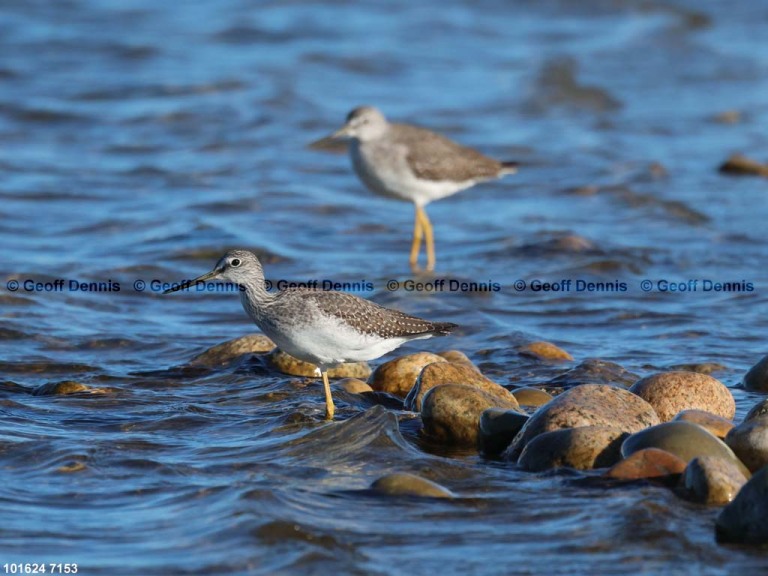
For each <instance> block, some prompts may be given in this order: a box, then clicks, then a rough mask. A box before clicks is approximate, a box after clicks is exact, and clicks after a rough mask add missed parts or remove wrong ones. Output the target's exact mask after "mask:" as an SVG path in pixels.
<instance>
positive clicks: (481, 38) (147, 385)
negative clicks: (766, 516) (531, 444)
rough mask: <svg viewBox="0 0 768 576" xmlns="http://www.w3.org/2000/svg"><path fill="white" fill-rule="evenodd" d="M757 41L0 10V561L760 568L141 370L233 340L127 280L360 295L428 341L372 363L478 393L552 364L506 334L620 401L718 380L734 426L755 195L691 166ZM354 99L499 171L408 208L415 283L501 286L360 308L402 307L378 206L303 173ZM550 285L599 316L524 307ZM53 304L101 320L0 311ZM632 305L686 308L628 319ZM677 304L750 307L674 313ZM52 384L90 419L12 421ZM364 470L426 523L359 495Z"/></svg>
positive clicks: (746, 31) (266, 392)
mask: <svg viewBox="0 0 768 576" xmlns="http://www.w3.org/2000/svg"><path fill="white" fill-rule="evenodd" d="M766 25H768V5H765V4H762V3H759V2H749V3H740V4H732V3H729V4H726V3H724V2H707V3H703V4H702V3H700V2H692V1H690V0H674V1H666V2H665V1H647V2H629V1H616V0H589V1H585V2H578V3H577V2H567V1H564V0H549V1H544V2H541V1H536V2H533V1H520V2H514V3H512V2H501V1H498V0H496V1H494V0H485V1H482V0H481V1H472V2H470V1H460V0H452V1H449V2H435V1H426V2H406V1H394V2H386V3H385V2H343V1H329V2H310V1H300V0H295V1H289V2H285V1H283V2H257V1H255V0H226V1H219V2H203V1H188V2H184V3H170V2H169V3H163V2H150V1H148V0H136V1H134V2H131V3H115V2H108V1H105V0H61V1H57V2H47V1H44V0H29V1H25V2H5V3H3V4H2V5H1V6H0V54H2V58H1V59H0V198H2V203H0V243H2V246H3V258H2V269H1V270H0V271H1V272H2V285H1V286H0V339H2V342H3V349H2V350H3V353H2V359H1V360H0V368H2V373H0V378H2V382H1V384H0V390H1V391H2V399H1V400H0V410H1V411H2V415H3V417H2V421H1V422H0V438H1V440H0V477H1V478H2V482H0V502H2V505H1V506H0V563H5V562H74V563H78V565H79V573H82V574H139V573H141V574H172V573H173V574H182V573H183V574H235V573H270V574H271V573H288V572H291V573H313V574H315V573H316V574H327V573H332V572H337V573H359V574H399V573H406V572H407V573H409V574H423V573H426V572H427V571H431V570H435V569H439V570H440V571H441V573H444V574H465V573H488V574H529V573H530V574H544V573H546V574H580V573H601V574H613V573H618V572H622V573H623V572H638V573H639V572H642V573H660V572H664V573H667V574H677V573H679V574H689V573H690V574H720V573H723V574H730V573H736V572H738V571H747V570H749V571H751V572H757V571H760V570H764V569H765V568H766V567H768V559H766V558H765V556H764V555H763V554H761V553H759V552H753V551H750V550H743V549H734V548H729V547H723V546H718V545H716V544H715V543H714V535H713V518H714V516H715V514H716V512H717V510H715V509H708V508H703V507H699V506H693V505H690V504H686V503H684V502H682V501H681V500H679V499H677V498H676V497H675V496H674V495H673V494H671V493H669V492H667V491H665V490H664V489H661V488H653V487H633V488H626V489H616V490H611V491H608V492H605V491H603V490H595V489H588V488H584V487H581V486H579V485H578V484H574V483H573V482H571V481H570V480H571V479H570V477H569V475H567V474H565V475H562V474H561V475H557V474H555V475H553V474H544V475H535V474H528V473H522V472H519V471H517V470H516V469H515V468H514V466H512V465H505V464H502V463H498V462H489V461H484V460H483V459H482V458H480V457H479V456H477V455H471V454H464V455H456V456H454V457H447V456H441V455H437V454H430V453H429V452H428V451H424V450H423V447H421V446H419V445H418V443H416V442H414V439H413V434H412V433H411V434H409V433H408V431H407V430H405V431H404V433H401V431H400V429H399V428H400V425H399V424H398V420H397V418H396V417H395V415H394V414H395V413H393V412H386V411H384V410H380V409H374V410H372V411H368V412H364V410H365V409H366V408H367V406H365V405H362V404H361V403H360V402H359V401H358V400H356V399H355V398H354V397H352V396H350V395H343V394H342V395H340V396H339V407H340V412H339V415H340V417H341V420H342V422H340V423H336V424H333V425H331V426H327V425H325V424H323V422H322V420H321V417H322V409H323V405H322V394H321V392H320V388H319V386H318V385H317V383H312V384H309V385H307V386H305V383H304V382H302V381H301V380H300V379H296V378H292V377H288V376H283V375H280V374H276V373H274V372H272V371H269V370H266V369H264V368H263V367H259V366H258V365H254V364H252V363H251V364H246V365H238V366H235V367H230V368H227V369H222V370H215V371H210V372H206V373H204V374H192V373H185V372H183V371H181V372H179V371H174V370H172V368H173V367H174V366H178V365H181V364H184V363H185V362H186V361H188V360H189V359H190V358H191V357H192V356H194V355H195V354H197V353H199V352H201V351H203V350H205V349H206V348H208V347H210V346H213V345H214V344H218V343H219V342H222V341H224V340H228V339H230V338H234V337H237V336H240V335H243V334H246V333H249V332H252V331H253V330H254V328H253V326H252V325H251V324H250V323H249V321H248V319H247V317H246V316H245V314H244V313H243V311H242V310H241V308H240V303H239V302H238V301H237V298H235V297H233V296H232V295H231V294H229V295H227V294H194V293H192V294H177V295H175V296H173V297H161V296H160V295H159V293H158V290H157V289H154V288H152V284H151V281H152V280H158V281H160V282H170V281H176V280H181V279H183V278H190V277H193V276H196V275H199V274H201V273H203V272H205V271H207V270H209V269H210V268H211V267H212V266H213V264H214V263H215V261H216V259H217V258H218V257H219V256H220V255H221V254H222V253H223V252H224V251H225V250H226V249H228V248H231V247H245V248H249V249H253V250H255V251H256V252H257V253H258V254H259V255H260V256H261V257H262V258H263V260H264V263H265V267H266V270H267V275H268V276H269V277H271V278H275V279H290V280H296V281H301V280H308V279H330V280H334V281H340V282H359V281H363V280H365V281H367V282H371V283H372V284H373V286H374V290H373V291H372V292H367V293H363V294H361V295H363V296H365V297H368V298H372V299H373V300H375V301H377V302H380V303H382V304H385V305H389V306H393V307H397V308H399V309H402V310H404V311H408V312H411V313H415V314H419V315H422V316H425V317H429V318H434V319H441V320H448V321H453V322H456V323H459V324H460V325H461V326H462V328H461V330H460V331H459V332H458V333H457V334H456V335H455V336H452V337H451V338H450V339H449V340H442V341H427V342H419V343H416V344H414V345H411V346H408V347H405V348H404V349H403V350H405V351H414V350H418V349H429V350H433V351H436V350H441V349H445V348H446V347H452V348H458V349H460V350H462V351H464V352H465V353H467V354H468V355H469V356H470V358H472V359H473V360H474V361H475V362H477V363H478V364H479V366H480V367H481V368H482V369H483V370H484V372H485V373H486V374H488V375H489V376H491V377H492V378H494V379H495V380H496V381H498V382H500V383H502V384H507V385H536V384H537V383H541V382H544V381H546V380H547V379H548V378H551V377H553V376H556V375H557V374H559V373H561V372H562V371H564V370H567V369H568V368H570V367H571V365H565V366H563V365H543V366H542V365H540V364H537V363H534V362H532V361H531V360H529V359H525V358H523V357H521V356H520V355H519V354H518V353H517V352H516V351H515V347H516V346H517V345H519V344H520V343H523V342H527V341H530V340H538V339H544V340H550V341H554V342H557V343H558V344H560V345H561V346H563V347H565V348H566V349H567V350H569V351H570V352H571V353H572V354H573V355H574V356H575V357H576V362H578V361H580V360H583V359H586V358H594V357H597V358H601V359H604V360H610V361H613V362H618V363H620V364H621V365H623V366H624V367H625V368H627V369H629V370H631V371H633V372H635V373H638V374H641V375H645V374H649V373H651V372H653V371H656V370H660V369H665V368H668V367H670V366H674V365H678V364H682V363H690V362H717V363H719V364H722V365H723V366H724V368H723V369H722V370H720V371H719V372H717V373H716V374H715V375H716V376H717V377H718V378H720V379H721V380H722V381H723V382H725V383H726V384H727V385H728V386H729V387H731V388H732V390H733V393H734V395H735V396H736V399H737V405H738V413H739V415H740V416H741V415H743V414H744V412H745V411H746V410H747V409H748V407H749V406H750V405H751V404H752V403H754V402H755V401H756V399H757V397H758V396H757V395H755V394H749V393H746V392H744V391H743V390H741V389H740V388H739V382H740V380H741V377H742V375H743V374H744V372H745V371H746V370H747V369H748V368H749V367H750V366H751V365H752V364H754V363H755V362H756V361H757V360H758V359H759V358H760V357H761V356H762V355H763V354H764V353H765V334H766V332H767V331H768V314H767V312H768V299H767V298H766V287H767V286H768V274H766V271H765V270H766V268H765V259H764V255H765V250H764V222H765V214H764V207H765V203H764V198H765V194H766V184H765V180H762V179H757V178H733V177H727V176H724V175H722V174H719V173H718V172H717V166H718V164H719V163H720V162H721V161H722V160H724V159H725V158H726V157H727V156H728V155H729V154H731V153H733V152H745V153H747V154H751V155H752V156H755V157H756V158H757V159H760V160H765V158H766V153H765V150H766V148H767V146H766V144H767V143H768V142H767V141H768V137H767V136H766V134H768V104H766V97H765V96H766V94H768V50H766V44H765V29H766ZM359 104H373V105H376V106H379V107H380V108H381V109H382V110H383V111H384V113H385V114H387V115H388V116H389V117H390V118H393V119H397V120H400V121H407V122H411V123H416V124H420V125H423V126H427V127H429V128H432V129H435V130H438V131H440V132H441V133H443V134H446V135H448V136H451V137H452V138H454V139H456V140H458V141H460V142H462V143H464V144H467V145H472V146H475V147H477V148H479V149H481V150H482V151H483V152H485V153H487V154H489V155H491V156H494V157H497V158H499V159H504V160H518V161H520V162H521V163H522V164H523V167H522V168H521V170H520V172H519V174H517V175H515V176H510V177H507V178H505V179H504V180H501V181H498V182H493V183H489V184H485V185H482V186H478V187H476V188H474V189H472V190H469V191H466V192H463V193H461V194H459V195H457V196H454V197H453V198H450V199H448V200H444V201H441V202H438V203H435V204H433V205H431V206H430V207H429V213H430V215H431V217H432V220H433V222H434V224H435V233H436V236H437V249H438V265H437V276H438V277H449V278H461V279H463V280H474V281H480V282H497V283H499V284H500V286H501V290H500V291H498V292H494V293H490V294H483V293H450V292H443V293H423V292H422V293H416V292H409V291H406V290H398V291H394V292H391V291H388V290H387V289H386V282H387V281H388V280H390V279H397V280H398V281H404V280H407V279H410V278H412V275H411V273H410V270H409V269H408V267H407V250H408V246H409V243H410V233H411V226H412V217H413V216H412V208H411V207H410V206H409V205H407V204H404V203H397V202H391V201H388V200H385V199H381V198H378V197H376V196H373V195H371V194H369V193H367V192H366V191H365V190H364V189H363V187H362V185H361V184H360V183H359V182H358V180H357V179H356V178H355V177H354V175H353V174H352V173H351V169H350V167H349V161H348V159H347V158H346V157H345V156H343V155H334V154H324V153H319V152H317V151H314V150H310V149H308V148H307V144H308V143H309V142H310V141H312V140H314V139H316V138H319V137H321V136H323V135H325V134H326V133H328V132H330V131H331V130H332V129H335V128H336V127H338V126H339V125H340V124H341V123H342V121H343V119H344V116H345V115H346V113H347V112H348V111H349V109H351V108H352V107H354V106H356V105H359ZM569 278H570V279H572V280H574V281H575V280H576V279H583V280H589V281H600V282H625V283H626V284H627V290H626V292H620V293H576V292H574V291H573V290H572V291H571V292H562V291H561V292H536V291H533V290H531V289H530V285H531V282H532V281H534V280H542V281H546V282H558V281H560V280H563V279H569ZM56 279H66V280H67V288H68V287H69V285H68V281H69V280H70V279H74V280H77V281H79V282H110V281H111V282H113V283H115V284H119V287H120V290H119V291H112V292H104V293H83V292H81V291H71V290H69V289H65V290H63V291H59V292H46V291H45V290H36V289H34V288H33V289H32V290H27V289H25V286H24V282H25V281H27V280H32V281H34V282H49V281H50V282H53V281H55V280H56ZM421 279H426V280H429V279H430V278H429V277H426V278H421ZM644 279H650V280H651V281H652V282H653V283H657V282H658V281H659V280H668V281H672V282H683V283H685V282H688V281H690V280H699V284H698V290H697V291H696V292H689V293H662V292H660V291H658V290H656V289H654V290H652V291H651V292H649V293H645V292H643V291H642V290H641V288H640V285H641V284H640V283H641V281H642V280H644ZM704 279H710V280H712V281H715V282H736V283H741V282H749V283H752V284H753V286H754V290H753V291H750V292H742V293H723V292H704V291H703V284H702V282H703V280H704ZM13 280H16V281H19V282H20V283H21V285H20V289H19V290H18V291H11V290H9V289H8V288H7V286H8V282H9V281H13ZM137 280H141V281H144V282H146V283H147V284H146V288H145V289H144V290H137V289H135V288H134V283H135V282H136V281H137ZM517 280H524V281H525V282H526V283H527V285H528V289H526V290H523V291H516V290H515V289H514V287H513V286H514V283H515V281H517ZM167 369H171V370H169V371H167V372H164V371H165V370H167ZM58 380H76V381H78V382H82V383H85V384H87V385H90V386H99V387H108V388H109V389H110V390H111V391H112V392H111V393H110V394H107V395H88V394H85V395H74V396H70V397H51V396H40V395H33V394H32V391H34V390H35V389H36V388H37V387H39V386H41V385H43V384H46V383H50V382H55V381H58ZM395 470H405V471H413V472H418V473H420V474H423V475H426V476H428V477H430V478H432V479H434V480H437V481H439V482H440V483H442V484H443V485H446V486H448V487H449V488H451V489H452V490H454V491H455V492H457V493H459V494H460V495H461V498H460V499H458V500H456V501H451V502H447V503H446V502H433V501H418V500H407V499H406V500H397V501H391V500H380V499H377V498H372V497H370V496H369V495H367V494H366V493H365V492H361V490H362V489H364V488H366V487H367V486H368V485H369V484H370V482H371V481H372V480H374V479H375V478H377V477H379V476H381V475H382V474H385V473H387V472H391V471H395ZM67 471H69V473H67Z"/></svg>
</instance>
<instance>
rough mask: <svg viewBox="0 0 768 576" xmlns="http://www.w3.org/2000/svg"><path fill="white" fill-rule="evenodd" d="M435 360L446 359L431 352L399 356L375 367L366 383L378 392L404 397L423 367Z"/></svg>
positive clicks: (442, 360) (443, 360) (444, 360)
mask: <svg viewBox="0 0 768 576" xmlns="http://www.w3.org/2000/svg"><path fill="white" fill-rule="evenodd" d="M435 362H446V359H445V358H443V357H442V356H438V355H437V354H432V353H431V352H416V353H415V354H408V355H407V356H400V357H399V358H394V359H392V360H390V361H389V362H384V364H381V365H380V366H379V367H378V368H376V370H374V372H373V374H371V377H370V378H369V379H368V384H370V386H371V388H373V389H374V390H376V391H378V392H387V393H389V394H392V395H394V396H399V397H400V398H405V397H406V396H407V395H408V392H410V391H411V388H413V386H414V385H415V384H416V379H417V378H418V377H419V374H421V371H422V370H423V369H424V367H425V366H427V365H428V364H433V363H435Z"/></svg>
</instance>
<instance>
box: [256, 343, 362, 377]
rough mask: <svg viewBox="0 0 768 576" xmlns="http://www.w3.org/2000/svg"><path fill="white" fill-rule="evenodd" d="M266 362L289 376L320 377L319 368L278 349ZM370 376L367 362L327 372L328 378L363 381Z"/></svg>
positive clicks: (270, 354) (351, 363)
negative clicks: (358, 379)
mask: <svg viewBox="0 0 768 576" xmlns="http://www.w3.org/2000/svg"><path fill="white" fill-rule="evenodd" d="M267 360H268V361H269V364H270V366H272V368H274V369H275V370H277V371H279V372H282V373H283V374H288V375H289V376H304V377H305V378H319V377H320V368H318V367H317V366H315V365H314V364H310V363H309V362H304V361H303V360H299V359H298V358H294V357H293V356H291V355H290V354H288V353H287V352H283V351H282V350H280V349H279V348H275V349H274V350H272V352H270V353H269V355H268V356H267ZM370 375H371V367H370V366H369V365H368V363H367V362H349V363H347V364H340V365H338V366H336V367H335V368H331V369H330V370H328V377H329V378H360V379H362V380H364V379H366V378H368V376H370Z"/></svg>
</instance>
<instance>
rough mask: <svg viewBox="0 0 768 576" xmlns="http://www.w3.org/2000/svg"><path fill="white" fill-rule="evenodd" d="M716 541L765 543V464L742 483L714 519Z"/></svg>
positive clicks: (767, 535)
mask: <svg viewBox="0 0 768 576" xmlns="http://www.w3.org/2000/svg"><path fill="white" fill-rule="evenodd" d="M715 534H716V537H717V541H718V542H729V543H734V544H753V545H758V544H768V468H763V469H762V470H760V471H759V472H758V473H757V474H755V475H754V476H753V477H752V478H751V479H750V480H749V481H748V482H747V483H746V484H744V486H742V488H741V490H739V493H738V494H737V495H736V498H734V499H733V502H731V503H730V504H728V505H727V506H726V507H725V508H723V509H722V511H721V512H720V515H719V516H718V517H717V520H716V521H715Z"/></svg>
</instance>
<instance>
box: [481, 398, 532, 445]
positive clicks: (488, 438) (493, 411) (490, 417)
mask: <svg viewBox="0 0 768 576" xmlns="http://www.w3.org/2000/svg"><path fill="white" fill-rule="evenodd" d="M527 420H528V416H526V415H525V414H521V413H520V412H517V411H516V410H505V409H504V408H489V409H488V410H485V411H484V412H483V413H482V414H481V415H480V428H479V437H478V439H479V448H480V451H481V452H483V453H484V454H487V455H489V456H496V455H497V454H501V453H502V452H503V451H504V449H505V448H506V447H507V446H509V444H510V443H511V442H512V440H513V439H514V437H515V435H516V434H517V433H518V432H519V431H520V429H521V428H522V427H523V425H524V424H525V423H526V421H527Z"/></svg>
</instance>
